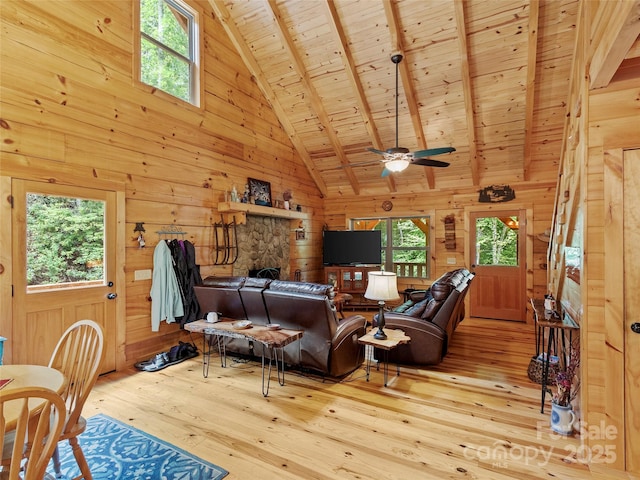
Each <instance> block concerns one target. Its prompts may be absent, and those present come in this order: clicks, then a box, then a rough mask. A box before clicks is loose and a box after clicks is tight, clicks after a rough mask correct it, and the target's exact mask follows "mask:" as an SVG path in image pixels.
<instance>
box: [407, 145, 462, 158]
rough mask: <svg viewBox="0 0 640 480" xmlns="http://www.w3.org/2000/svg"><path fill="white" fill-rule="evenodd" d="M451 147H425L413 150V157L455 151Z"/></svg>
mask: <svg viewBox="0 0 640 480" xmlns="http://www.w3.org/2000/svg"><path fill="white" fill-rule="evenodd" d="M455 151H456V149H455V148H453V147H440V148H427V149H426V150H418V151H417V152H413V158H422V157H431V156H433V155H442V154H443V153H451V152H455Z"/></svg>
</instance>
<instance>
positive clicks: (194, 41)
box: [134, 0, 204, 107]
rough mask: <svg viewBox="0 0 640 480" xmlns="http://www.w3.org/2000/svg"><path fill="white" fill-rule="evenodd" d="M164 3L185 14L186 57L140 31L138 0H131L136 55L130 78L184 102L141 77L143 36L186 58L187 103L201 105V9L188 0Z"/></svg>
mask: <svg viewBox="0 0 640 480" xmlns="http://www.w3.org/2000/svg"><path fill="white" fill-rule="evenodd" d="M163 1H164V3H166V4H168V5H170V6H171V7H172V8H175V9H176V10H178V11H179V12H180V13H181V14H183V15H184V16H185V17H187V18H188V19H189V20H190V21H189V26H188V35H189V56H190V58H187V57H185V56H184V55H182V54H180V53H178V52H176V51H175V50H173V49H172V48H170V47H169V46H167V45H165V44H163V43H162V42H160V41H158V40H157V39H155V38H153V37H151V36H149V35H147V34H146V33H144V32H142V30H141V28H140V0H137V1H134V6H135V8H134V10H135V12H134V24H135V29H134V30H135V34H136V39H135V43H134V45H135V46H136V55H135V56H134V57H135V61H134V69H135V72H134V78H135V79H136V81H137V83H138V84H139V85H142V86H144V87H145V89H146V90H148V91H150V92H151V93H153V94H155V95H158V96H160V97H164V98H167V99H175V100H179V101H182V102H184V101H185V100H184V99H182V98H180V97H176V96H175V95H173V94H172V93H171V92H167V91H166V90H162V88H161V87H159V86H157V85H150V84H147V83H145V82H143V81H142V53H141V52H142V40H143V39H145V40H147V41H149V42H151V43H153V44H154V45H155V46H157V47H158V48H161V49H162V50H163V51H164V52H165V53H167V54H169V55H171V56H173V57H177V58H179V59H180V60H182V61H184V62H187V63H188V64H189V97H190V98H189V100H188V103H189V104H191V105H193V106H195V107H202V106H203V105H202V100H203V98H204V95H203V84H204V82H203V78H202V77H203V72H202V71H203V69H202V68H201V65H202V53H201V51H202V48H201V46H202V39H203V32H202V28H201V22H200V19H201V18H203V11H202V9H201V8H200V7H199V6H198V5H197V4H196V3H195V2H192V1H187V0H163Z"/></svg>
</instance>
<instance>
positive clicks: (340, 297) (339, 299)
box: [332, 293, 353, 318]
mask: <svg viewBox="0 0 640 480" xmlns="http://www.w3.org/2000/svg"><path fill="white" fill-rule="evenodd" d="M351 300H353V296H352V295H349V294H348V293H336V295H335V297H333V299H332V301H333V304H334V305H335V306H336V312H338V314H339V315H340V318H344V312H343V311H342V309H343V308H344V304H345V303H347V302H350V301H351Z"/></svg>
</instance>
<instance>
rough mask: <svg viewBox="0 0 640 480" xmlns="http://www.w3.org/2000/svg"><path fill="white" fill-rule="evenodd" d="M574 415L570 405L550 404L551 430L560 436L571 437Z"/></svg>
mask: <svg viewBox="0 0 640 480" xmlns="http://www.w3.org/2000/svg"><path fill="white" fill-rule="evenodd" d="M575 421H576V415H575V413H573V409H572V408H571V405H568V406H566V407H565V406H563V405H558V404H557V403H553V402H552V403H551V430H553V431H554V432H556V433H559V434H561V435H571V434H572V433H573V424H574V422H575Z"/></svg>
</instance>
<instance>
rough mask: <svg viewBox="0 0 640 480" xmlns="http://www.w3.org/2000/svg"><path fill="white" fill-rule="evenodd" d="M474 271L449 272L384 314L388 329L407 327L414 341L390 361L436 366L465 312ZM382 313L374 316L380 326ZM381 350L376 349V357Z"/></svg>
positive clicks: (399, 350) (404, 328) (391, 353)
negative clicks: (408, 300) (379, 318)
mask: <svg viewBox="0 0 640 480" xmlns="http://www.w3.org/2000/svg"><path fill="white" fill-rule="evenodd" d="M473 277H474V274H473V273H470V272H469V271H468V270H466V269H464V268H460V269H457V270H453V271H450V272H446V273H445V274H443V275H442V276H441V277H440V278H438V279H437V280H436V281H435V282H433V284H432V285H431V287H430V288H429V289H428V290H426V291H425V290H422V291H415V292H412V293H411V298H410V302H407V303H408V304H403V305H402V306H401V307H402V308H399V309H397V310H403V311H402V312H399V311H392V312H388V313H385V314H384V318H385V328H397V329H400V330H403V331H404V332H405V334H406V335H408V336H409V337H411V342H409V343H408V344H406V345H400V346H399V347H397V348H396V349H394V350H392V351H391V352H390V353H389V360H390V361H391V362H397V363H400V364H405V365H436V364H438V363H440V362H441V361H442V359H443V358H444V356H445V355H446V354H447V347H448V345H449V343H450V342H451V338H452V337H453V332H454V331H455V329H456V327H457V326H458V324H459V323H460V322H461V321H462V319H463V318H464V315H465V308H464V299H465V296H466V294H467V291H468V290H469V285H470V283H471V280H472V279H473ZM377 319H378V315H376V316H375V317H374V325H377ZM378 353H379V352H376V358H377V356H378Z"/></svg>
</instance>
